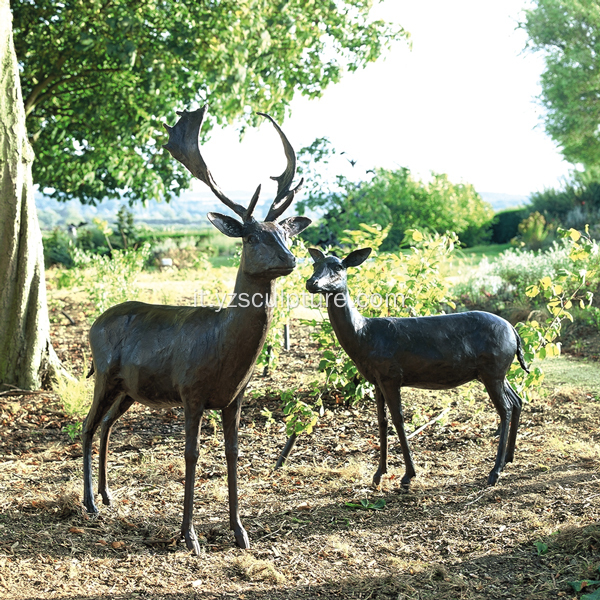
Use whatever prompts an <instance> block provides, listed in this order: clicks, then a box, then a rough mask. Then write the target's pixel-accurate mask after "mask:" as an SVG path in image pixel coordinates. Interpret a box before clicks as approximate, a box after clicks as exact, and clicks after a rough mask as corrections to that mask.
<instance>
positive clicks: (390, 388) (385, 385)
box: [379, 381, 416, 488]
mask: <svg viewBox="0 0 600 600" xmlns="http://www.w3.org/2000/svg"><path fill="white" fill-rule="evenodd" d="M379 387H380V388H381V391H382V393H383V397H384V398H385V402H386V404H387V407H388V409H389V411H390V416H391V417H392V423H394V427H395V428H396V432H397V433H398V437H399V438H400V446H401V447H402V456H403V457H404V465H405V467H406V472H405V473H404V476H403V477H402V480H401V483H402V487H404V488H408V486H409V485H410V480H411V479H412V478H413V477H414V476H415V475H416V473H415V465H414V463H413V459H412V454H411V452H410V447H409V446H408V439H407V438H406V431H404V413H403V411H402V399H401V396H400V385H399V383H398V382H396V381H380V382H379Z"/></svg>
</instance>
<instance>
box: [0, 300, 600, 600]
mask: <svg viewBox="0 0 600 600" xmlns="http://www.w3.org/2000/svg"><path fill="white" fill-rule="evenodd" d="M68 310H69V312H70V314H72V315H78V314H79V313H77V312H76V308H75V307H70V308H69V309H68ZM85 328H86V326H85V323H82V326H81V327H71V326H67V325H65V324H63V323H56V324H55V325H54V331H55V343H57V342H59V343H58V344H57V345H58V351H59V353H60V354H61V356H62V357H63V358H65V357H68V358H70V359H71V360H72V366H73V372H74V373H79V374H81V373H82V372H83V356H84V354H85V352H86V346H85ZM293 333H294V337H293V340H294V342H295V346H294V351H293V352H291V353H290V354H288V355H282V360H283V361H284V364H283V365H282V368H281V369H280V371H276V372H275V373H274V375H273V377H269V378H261V377H255V378H254V380H253V382H252V389H253V390H254V395H252V394H250V395H249V397H248V399H247V400H246V402H245V407H244V410H243V412H242V423H241V427H240V450H241V454H240V459H239V469H238V473H239V486H240V508H241V516H242V520H243V522H244V525H245V527H246V529H247V531H248V535H249V537H250V541H251V544H252V548H251V549H250V550H248V551H241V550H239V549H238V548H236V547H235V546H234V541H233V535H232V533H231V532H230V531H229V525H228V523H229V517H228V508H227V486H226V481H225V474H226V470H225V459H224V451H223V443H222V432H221V431H220V427H218V428H217V432H216V435H215V433H214V431H213V424H212V423H206V422H205V423H204V425H203V429H202V449H201V454H200V458H199V461H198V468H197V476H196V488H195V489H196V492H195V496H196V500H195V514H194V522H195V527H196V531H197V533H198V537H199V540H200V544H201V548H202V555H201V556H200V557H195V556H192V555H191V554H190V553H189V552H188V551H187V549H186V548H185V545H182V544H181V543H179V537H180V536H179V532H180V526H181V513H182V505H183V480H184V461H183V433H182V427H183V417H182V414H181V411H177V410H174V411H155V412H150V411H147V410H146V409H143V408H141V407H138V406H134V407H132V409H131V410H130V411H129V412H128V413H127V414H126V415H125V416H124V417H123V418H122V419H121V420H120V421H119V422H118V423H117V424H116V425H115V430H114V432H113V435H112V438H111V447H110V456H109V484H110V486H111V489H112V491H113V494H114V497H115V503H114V506H112V507H105V506H100V514H99V516H97V517H89V516H88V515H87V514H85V513H84V511H83V510H82V508H81V504H80V499H81V485H82V484H81V480H82V465H81V448H80V444H79V442H78V441H76V442H71V440H70V439H69V436H68V435H67V433H66V432H65V431H64V430H63V429H64V427H65V426H66V425H68V424H73V423H76V420H75V418H74V417H72V416H70V415H68V414H67V413H66V412H65V411H64V409H63V408H62V406H61V405H60V403H59V402H58V399H57V397H56V396H55V395H52V394H49V395H45V396H37V397H26V398H23V399H15V398H12V399H1V401H0V598H7V599H8V598H10V599H11V600H13V599H14V600H34V599H36V600H38V599H39V600H45V599H50V598H65V599H67V598H69V599H84V598H85V599H88V598H89V599H90V600H91V599H93V600H100V599H101V598H106V597H111V598H116V599H117V600H133V599H138V600H142V599H150V600H166V599H169V600H171V599H173V600H175V598H177V600H180V599H181V598H190V599H191V598H203V599H204V598H206V599H207V600H212V599H214V600H217V599H219V600H220V599H221V598H236V599H237V598H243V599H245V600H271V599H274V600H279V599H281V600H283V599H291V600H300V599H309V598H310V599H313V598H329V599H332V600H333V599H338V598H341V599H345V598H348V599H350V598H353V599H355V600H356V599H363V600H375V599H380V600H398V599H399V598H402V599H414V600H417V599H418V600H456V599H459V598H464V599H467V600H475V599H481V600H496V599H510V598H512V599H514V600H525V599H531V600H542V599H543V600H547V599H548V598H565V599H567V598H569V599H570V598H572V597H573V596H574V594H573V592H572V590H571V588H570V587H569V586H568V581H572V580H576V579H583V578H592V579H595V578H596V576H597V575H598V574H597V573H596V574H595V575H594V569H596V568H597V567H598V565H599V564H600V558H599V556H600V525H599V523H600V468H599V464H600V461H599V459H600V448H599V444H600V411H599V410H598V408H599V404H598V402H597V400H596V398H597V393H598V388H595V387H591V386H588V385H587V383H586V379H585V378H584V379H583V380H580V381H579V383H578V385H575V386H574V385H573V384H568V385H565V384H564V382H563V383H562V384H561V383H560V373H558V378H557V379H556V380H553V381H552V383H551V384H550V385H548V386H546V387H545V388H544V393H543V395H542V396H541V397H540V398H539V399H538V400H536V401H535V402H534V403H532V404H529V405H527V406H526V407H525V409H524V411H523V418H522V425H521V428H520V431H519V438H518V442H517V454H516V457H515V462H514V463H513V464H510V465H508V466H507V467H506V469H505V472H504V473H503V475H502V477H501V479H500V481H499V483H498V484H497V485H496V486H495V487H493V488H489V487H487V485H486V478H487V474H488V472H489V470H490V469H491V467H492V465H493V458H494V456H495V451H496V444H497V439H496V438H495V431H496V428H497V416H496V414H495V412H494V411H493V409H492V408H491V406H490V402H489V400H488V399H487V397H486V396H485V394H484V393H483V391H482V388H481V386H479V385H474V386H471V387H469V388H466V387H464V388H461V389H459V390H454V391H450V392H445V393H437V392H428V391H415V390H405V391H404V393H403V398H404V405H405V412H406V420H407V423H408V425H407V429H409V430H412V429H413V428H414V427H415V426H417V424H420V423H422V422H427V421H428V420H430V419H433V418H434V417H435V416H437V415H438V414H439V413H440V412H441V410H442V409H444V408H446V407H449V408H450V411H449V412H448V414H447V415H446V418H445V419H443V420H442V421H441V422H438V423H436V424H434V425H431V426H429V427H427V428H426V429H425V430H424V431H423V432H422V433H421V434H419V435H417V436H415V437H414V438H413V439H412V440H411V444H412V449H413V453H414V457H415V463H416V467H417V473H418V476H417V478H416V479H415V480H414V482H413V484H412V485H411V489H410V491H409V492H405V491H403V490H402V489H401V487H400V483H399V481H400V478H401V476H402V474H403V472H404V471H403V465H402V459H401V454H400V451H399V444H398V441H397V436H396V435H395V434H394V433H393V432H392V431H391V430H390V465H389V473H388V474H387V475H386V476H385V477H384V478H383V481H382V484H381V486H380V487H379V488H377V489H374V488H373V487H372V485H371V479H372V475H373V472H374V471H375V469H376V468H377V462H378V443H379V440H378V434H377V426H376V414H375V413H376V411H375V406H374V403H373V405H365V406H364V407H361V408H359V409H354V408H348V407H344V406H343V405H340V404H336V403H335V402H334V401H333V400H332V399H327V405H326V411H325V415H324V417H323V418H322V419H321V420H320V422H319V424H318V426H317V427H316V428H315V431H314V433H313V434H312V435H311V436H310V437H301V438H300V439H299V440H298V442H297V445H296V448H295V449H294V451H293V452H292V455H291V457H290V459H289V461H288V463H287V464H286V466H285V468H283V469H281V470H279V471H274V470H273V465H274V463H275V461H276V459H277V456H278V454H279V452H280V450H281V448H282V447H283V444H284V443H285V436H284V434H283V431H282V430H281V417H282V415H281V412H280V407H279V406H278V401H277V399H276V398H275V397H274V396H273V395H266V394H265V392H266V391H267V390H272V389H277V388H278V387H291V386H296V387H298V388H300V387H301V386H302V385H303V383H304V382H305V381H306V378H307V377H309V376H311V377H312V375H313V373H314V369H315V368H316V364H317V359H316V358H315V357H314V356H313V354H314V351H313V349H311V348H310V342H308V341H307V340H306V338H303V337H300V336H298V335H297V333H298V332H297V330H294V331H293ZM570 367H571V365H570V363H569V368H570ZM587 367H588V368H589V363H588V365H587ZM592 368H593V365H592ZM310 369H313V372H312V373H309V372H308V371H309V370H310ZM588 379H589V381H593V378H591V377H590V378H588ZM265 405H266V406H267V407H268V408H269V409H270V410H271V411H273V413H274V415H275V419H276V421H277V426H275V427H272V428H271V429H270V430H268V429H267V428H266V420H265V417H264V416H262V415H261V411H262V409H263V408H264V406H265ZM94 469H95V470H96V469H97V461H96V458H95V457H94ZM94 475H95V477H97V473H96V472H95V473H94ZM380 499H382V500H384V501H385V507H384V508H383V510H352V509H350V508H348V506H347V503H353V504H357V503H359V502H360V501H361V500H368V501H370V502H375V501H377V500H380ZM536 542H537V543H538V544H545V545H546V546H547V551H546V552H545V553H542V554H538V546H537V545H536ZM540 547H541V546H540Z"/></svg>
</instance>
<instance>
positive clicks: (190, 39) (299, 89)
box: [12, 0, 406, 204]
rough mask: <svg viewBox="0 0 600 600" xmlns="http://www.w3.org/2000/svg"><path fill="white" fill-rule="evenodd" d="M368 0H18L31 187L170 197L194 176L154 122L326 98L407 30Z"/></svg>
mask: <svg viewBox="0 0 600 600" xmlns="http://www.w3.org/2000/svg"><path fill="white" fill-rule="evenodd" d="M371 6H372V2H371V0H335V1H334V0H325V1H321V0H279V1H272V0H195V1H193V0H186V1H180V0H85V1H83V0H64V1H63V2H54V1H53V0H13V1H12V11H13V19H14V23H13V28H14V34H15V49H16V52H17V56H18V60H19V64H20V68H21V81H22V88H23V97H24V103H25V111H26V115H27V129H28V131H29V135H30V140H31V142H32V145H33V148H34V150H35V153H36V161H35V163H34V167H33V175H34V180H35V182H36V183H37V184H39V185H40V186H41V187H42V188H51V189H52V190H54V191H53V193H52V195H54V196H55V197H57V198H59V199H63V200H68V199H71V198H78V199H79V200H81V201H82V202H83V203H92V204H94V203H96V202H98V201H100V200H101V199H102V198H104V197H109V196H116V195H124V196H125V197H127V198H129V199H130V200H136V199H147V198H150V197H155V198H156V197H161V196H163V195H169V194H171V193H177V192H178V191H179V190H181V189H182V188H183V187H185V186H186V185H187V183H188V181H189V174H188V173H187V171H185V170H184V169H183V168H182V167H181V166H180V165H178V163H177V162H176V161H173V160H172V159H171V157H170V156H169V155H168V153H165V152H163V151H162V148H161V145H162V144H163V143H164V142H165V141H166V138H165V135H164V132H163V129H162V125H161V124H162V122H163V121H165V119H173V118H174V117H175V114H174V111H175V110H179V109H182V108H184V107H189V106H190V105H191V104H192V103H193V102H196V103H200V104H202V103H205V102H209V104H210V107H211V115H212V116H211V119H212V121H210V122H209V124H208V126H207V128H206V130H208V128H209V127H210V125H214V123H215V122H216V123H219V124H224V123H226V122H228V123H231V122H233V121H234V120H238V121H240V122H241V123H243V124H246V125H251V124H253V123H254V122H255V119H256V117H255V115H254V112H255V111H256V110H261V111H266V112H269V113H270V114H272V115H273V116H274V117H275V118H277V119H279V120H281V119H283V117H284V114H285V110H286V106H288V105H289V102H290V101H291V99H292V97H293V96H294V94H295V93H301V94H303V95H307V96H310V97H316V96H319V95H320V94H321V92H322V91H323V89H324V88H325V87H326V86H327V85H328V84H330V83H334V82H336V81H338V80H339V79H340V77H341V76H342V74H343V72H344V71H345V70H348V71H353V70H356V69H358V68H359V67H361V66H364V65H365V64H366V63H368V62H370V61H374V60H376V59H377V58H378V57H379V56H380V55H381V53H382V52H383V51H384V49H385V48H386V47H388V46H389V45H390V44H391V43H392V42H393V41H394V40H397V39H400V38H402V37H405V36H406V33H405V32H404V31H403V30H402V28H400V27H398V26H392V25H390V24H388V23H384V22H382V21H374V20H370V19H369V12H370V9H371Z"/></svg>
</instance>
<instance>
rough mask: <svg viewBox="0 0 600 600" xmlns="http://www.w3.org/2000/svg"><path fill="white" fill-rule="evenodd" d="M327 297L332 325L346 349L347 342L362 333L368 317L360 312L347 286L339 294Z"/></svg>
mask: <svg viewBox="0 0 600 600" xmlns="http://www.w3.org/2000/svg"><path fill="white" fill-rule="evenodd" d="M326 298H327V313H328V314H329V320H330V322H331V326H332V327H333V329H334V331H335V333H336V335H337V337H338V339H339V341H340V344H341V345H342V347H343V348H344V349H346V343H349V342H350V340H351V339H352V338H354V337H355V336H356V335H358V334H360V333H361V330H362V329H363V327H364V326H365V325H366V322H367V319H366V318H365V317H363V316H362V315H361V314H360V313H359V312H358V310H357V308H356V306H355V305H354V302H353V301H352V298H351V297H350V294H349V292H348V289H347V288H346V289H345V290H344V291H343V292H338V293H337V294H328V295H327V297H326Z"/></svg>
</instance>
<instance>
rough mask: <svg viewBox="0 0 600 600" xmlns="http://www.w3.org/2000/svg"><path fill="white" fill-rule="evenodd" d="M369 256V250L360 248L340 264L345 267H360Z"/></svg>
mask: <svg viewBox="0 0 600 600" xmlns="http://www.w3.org/2000/svg"><path fill="white" fill-rule="evenodd" d="M369 254H371V248H361V249H360V250H354V252H350V254H348V256H346V258H345V259H344V260H343V261H342V264H343V265H344V266H345V267H358V265H362V264H363V263H364V262H365V260H367V258H369Z"/></svg>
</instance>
